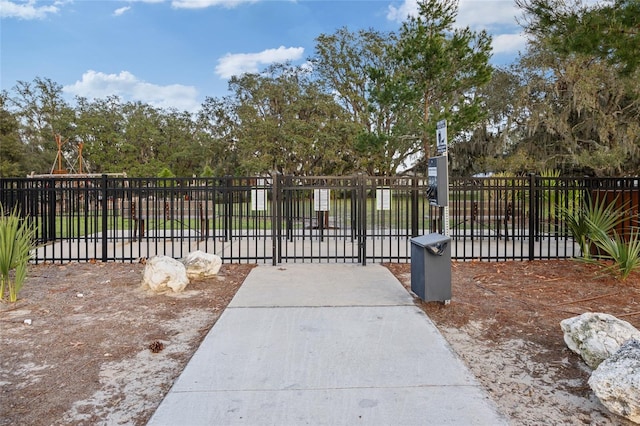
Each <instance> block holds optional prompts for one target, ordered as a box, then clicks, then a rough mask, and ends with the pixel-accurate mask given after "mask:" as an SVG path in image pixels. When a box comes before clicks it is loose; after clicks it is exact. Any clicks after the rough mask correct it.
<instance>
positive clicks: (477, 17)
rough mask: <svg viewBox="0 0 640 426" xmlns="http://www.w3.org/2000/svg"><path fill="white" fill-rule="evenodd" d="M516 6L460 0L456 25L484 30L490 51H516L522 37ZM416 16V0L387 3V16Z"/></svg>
mask: <svg viewBox="0 0 640 426" xmlns="http://www.w3.org/2000/svg"><path fill="white" fill-rule="evenodd" d="M520 14H521V13H520V9H518V7H517V6H516V4H515V2H514V1H513V0H460V2H459V4H458V17H457V19H456V25H458V26H460V27H469V28H471V29H472V30H475V31H479V30H486V31H487V32H488V33H490V34H491V35H492V37H493V53H517V52H518V51H519V50H523V48H524V46H525V44H526V39H525V38H524V35H522V34H520V33H515V31H519V27H518V24H517V22H516V16H519V15H520ZM417 15H418V2H417V0H403V2H402V3H401V4H400V5H399V6H397V7H396V6H394V5H389V8H388V12H387V19H389V20H391V21H395V22H403V21H404V20H406V19H407V16H417Z"/></svg>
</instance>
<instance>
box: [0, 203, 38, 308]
mask: <svg viewBox="0 0 640 426" xmlns="http://www.w3.org/2000/svg"><path fill="white" fill-rule="evenodd" d="M35 233H36V228H35V226H33V225H32V224H31V223H30V222H29V221H28V220H22V219H21V218H20V216H19V214H18V210H17V209H14V210H13V212H12V213H11V214H9V215H5V212H4V208H3V207H2V205H1V204H0V300H1V299H3V298H4V293H5V289H6V288H8V290H9V301H10V302H15V301H16V300H18V292H19V291H20V289H21V288H22V285H23V284H24V280H25V278H26V276H27V266H28V264H29V259H31V249H32V248H33V247H34V240H35ZM12 270H15V273H14V276H13V278H12V277H11V275H10V272H11V271H12Z"/></svg>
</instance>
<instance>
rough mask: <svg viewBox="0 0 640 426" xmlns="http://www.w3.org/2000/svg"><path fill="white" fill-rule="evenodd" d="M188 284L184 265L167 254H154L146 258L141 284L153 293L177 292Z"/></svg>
mask: <svg viewBox="0 0 640 426" xmlns="http://www.w3.org/2000/svg"><path fill="white" fill-rule="evenodd" d="M187 284H189V278H188V277H187V270H186V268H185V266H184V265H183V264H182V263H181V262H179V261H177V260H175V259H173V258H171V257H168V256H155V257H152V258H150V259H148V260H147V264H146V266H145V268H144V273H143V274H142V286H143V287H144V288H149V289H150V290H152V291H153V292H155V293H166V292H168V291H173V292H174V293H179V292H181V291H183V290H184V289H185V287H186V286H187Z"/></svg>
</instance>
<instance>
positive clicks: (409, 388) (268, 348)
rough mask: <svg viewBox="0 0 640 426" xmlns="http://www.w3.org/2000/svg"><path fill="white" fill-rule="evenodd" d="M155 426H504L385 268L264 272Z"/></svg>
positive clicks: (246, 287)
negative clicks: (366, 425)
mask: <svg viewBox="0 0 640 426" xmlns="http://www.w3.org/2000/svg"><path fill="white" fill-rule="evenodd" d="M149 424H150V425H212V424H220V425H228V424H246V425H255V424H269V425H299V424H318V425H351V424H368V425H378V424H379V425H383V424H384V425H390V424H394V425H405V424H406V425H417V424H436V425H439V424H453V425H496V424H506V421H505V420H504V419H503V418H502V417H501V416H500V415H499V414H498V412H497V411H496V409H495V406H494V405H493V403H492V402H491V401H490V400H489V399H488V398H487V396H486V394H485V393H484V391H483V389H482V388H481V387H480V386H479V384H478V382H477V381H476V380H475V378H474V377H473V376H472V375H471V374H470V372H469V371H468V370H467V369H466V367H465V366H464V365H463V364H462V362H461V361H460V360H459V359H458V357H457V356H456V355H455V354H454V353H453V352H452V351H451V350H450V348H449V346H448V344H447V343H446V341H445V340H444V338H443V337H442V336H441V335H440V333H439V332H438V331H437V329H436V328H435V326H434V325H433V323H432V322H431V321H430V320H429V319H428V317H427V316H426V315H425V314H424V313H423V312H422V311H421V310H420V309H418V308H417V307H416V306H414V305H413V303H412V298H411V296H410V295H409V294H408V293H407V292H406V290H404V288H403V287H402V285H401V284H400V283H399V282H398V281H397V280H396V279H395V277H393V275H392V274H391V273H390V272H389V271H388V270H387V269H386V268H384V267H382V266H379V265H370V266H366V267H361V266H354V265H335V264H332V265H304V264H302V265H286V266H284V267H268V266H260V267H258V268H255V269H254V270H253V271H252V272H251V274H250V275H249V277H248V278H247V280H246V281H245V283H244V284H243V286H242V288H241V289H240V291H239V292H238V293H237V294H236V297H235V298H234V300H233V301H232V303H231V304H230V305H229V307H228V308H227V309H226V310H225V311H224V312H223V314H222V315H221V317H220V319H219V320H218V322H217V323H216V325H215V326H214V327H213V328H212V330H211V332H210V333H209V334H208V335H207V337H206V338H205V340H204V341H203V343H202V345H201V346H200V348H199V349H198V351H197V352H196V353H195V355H194V356H193V358H192V359H191V361H190V362H189V364H188V365H187V367H186V368H185V370H184V372H183V373H182V375H181V376H180V377H179V378H178V380H177V381H176V383H175V384H174V386H173V387H172V389H171V390H170V392H169V394H168V395H167V397H166V398H165V400H164V401H163V402H162V403H161V405H160V406H159V408H158V409H157V411H156V413H155V414H154V416H153V417H152V419H151V420H150V422H149Z"/></svg>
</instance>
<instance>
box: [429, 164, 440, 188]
mask: <svg viewBox="0 0 640 426" xmlns="http://www.w3.org/2000/svg"><path fill="white" fill-rule="evenodd" d="M427 176H428V177H429V181H428V182H429V186H436V184H437V182H438V168H437V167H436V166H433V167H429V168H428V169H427Z"/></svg>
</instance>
